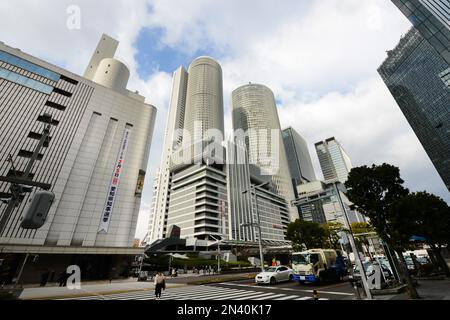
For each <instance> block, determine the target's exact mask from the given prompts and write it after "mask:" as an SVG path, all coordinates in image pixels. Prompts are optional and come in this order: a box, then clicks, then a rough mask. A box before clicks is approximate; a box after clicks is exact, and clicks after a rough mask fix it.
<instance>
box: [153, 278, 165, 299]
mask: <svg viewBox="0 0 450 320" xmlns="http://www.w3.org/2000/svg"><path fill="white" fill-rule="evenodd" d="M165 289H166V278H165V277H164V275H163V274H162V273H161V272H158V273H156V276H155V297H156V300H160V299H161V293H162V290H165Z"/></svg>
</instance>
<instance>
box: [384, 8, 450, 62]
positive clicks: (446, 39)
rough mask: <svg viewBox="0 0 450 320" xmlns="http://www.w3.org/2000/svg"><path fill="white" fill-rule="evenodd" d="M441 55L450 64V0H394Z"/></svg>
mask: <svg viewBox="0 0 450 320" xmlns="http://www.w3.org/2000/svg"><path fill="white" fill-rule="evenodd" d="M392 2H393V3H394V4H395V5H396V6H397V7H398V8H399V9H400V11H402V12H403V14H404V15H405V16H406V17H407V18H408V19H409V21H411V23H412V24H413V26H414V27H415V28H416V29H417V30H418V31H419V32H420V34H421V35H422V37H424V38H425V39H426V40H427V41H428V42H429V43H430V44H431V45H432V46H433V48H434V49H436V51H437V52H438V53H439V54H440V55H441V57H442V58H443V59H444V60H445V61H446V62H447V63H448V64H450V1H449V0H392Z"/></svg>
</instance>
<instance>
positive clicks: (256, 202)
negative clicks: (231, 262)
mask: <svg viewBox="0 0 450 320" xmlns="http://www.w3.org/2000/svg"><path fill="white" fill-rule="evenodd" d="M268 184H269V182H265V183H262V184H260V185H257V186H253V185H251V186H250V191H249V190H245V191H243V192H242V194H246V193H248V192H250V199H251V197H252V195H253V192H254V194H255V206H256V208H255V210H256V219H257V223H254V222H251V223H244V224H241V227H257V228H258V246H259V259H260V261H261V271H262V272H264V253H263V247H262V233H261V219H260V217H259V211H258V195H257V194H256V188H260V187H264V186H266V185H268ZM252 211H253V205H252Z"/></svg>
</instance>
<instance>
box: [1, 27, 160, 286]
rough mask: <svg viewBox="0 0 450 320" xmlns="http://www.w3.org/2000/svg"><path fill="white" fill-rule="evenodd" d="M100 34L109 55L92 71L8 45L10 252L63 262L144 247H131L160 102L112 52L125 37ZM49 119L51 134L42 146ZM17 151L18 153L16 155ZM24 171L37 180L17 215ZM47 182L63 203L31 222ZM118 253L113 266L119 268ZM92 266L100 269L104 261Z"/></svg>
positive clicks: (4, 57) (5, 185) (5, 186)
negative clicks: (29, 210) (26, 221)
mask: <svg viewBox="0 0 450 320" xmlns="http://www.w3.org/2000/svg"><path fill="white" fill-rule="evenodd" d="M101 39H102V40H100V44H99V48H100V47H107V48H110V49H109V51H108V52H107V53H106V54H105V56H101V57H100V56H97V51H96V52H95V53H94V57H93V58H92V59H91V63H92V64H91V65H90V66H92V68H90V66H89V67H88V70H89V71H92V72H89V79H87V78H83V77H81V76H79V75H76V74H73V73H71V72H69V71H67V70H64V69H62V68H59V67H57V66H54V65H52V64H50V63H47V62H45V61H42V60H40V59H38V58H35V57H33V56H31V55H28V54H26V53H24V52H22V51H21V50H18V49H14V48H11V47H9V46H7V45H5V44H3V43H0V92H1V95H0V114H1V117H0V127H1V130H0V161H1V166H0V197H1V198H2V200H5V201H2V202H0V214H1V217H2V220H3V219H5V222H6V224H5V228H4V230H3V232H2V233H1V234H0V243H1V247H2V250H0V251H2V252H9V253H17V254H18V255H19V254H20V253H22V252H29V253H39V254H42V255H47V257H50V258H47V259H43V260H42V263H45V261H47V263H48V262H49V261H51V262H53V263H54V264H55V265H64V266H66V265H67V264H68V261H72V262H73V263H74V264H76V262H75V261H78V260H83V261H84V262H83V263H90V264H91V265H93V266H96V265H100V264H101V263H100V262H101V261H103V262H105V261H106V260H105V258H103V257H105V256H106V255H111V254H114V255H117V254H132V255H135V254H136V252H138V251H136V250H135V249H133V250H131V251H129V250H128V249H129V248H131V246H132V244H133V241H134V236H135V231H136V225H137V219H138V215H139V208H140V202H141V194H142V187H143V181H144V177H145V170H146V167H147V162H148V157H149V151H150V145H151V140H152V134H153V129H154V122H155V117H156V108H155V107H154V106H151V105H149V104H146V103H145V98H144V97H143V96H140V95H139V94H137V93H135V92H131V91H129V90H127V88H126V86H127V82H128V77H129V75H130V72H129V71H128V69H127V68H126V66H125V65H124V64H123V63H122V62H120V61H118V60H116V59H114V57H113V56H114V52H115V48H116V47H117V44H118V43H117V41H115V40H114V39H112V38H110V37H108V36H106V35H103V36H102V38H101ZM98 51H99V52H100V50H98ZM97 58H98V59H97ZM92 61H94V62H95V63H94V62H92ZM47 126H50V129H49V132H50V138H49V139H47V141H46V143H44V144H43V147H42V148H41V149H40V150H38V149H36V147H37V146H38V145H39V143H40V141H41V139H42V137H43V133H44V131H43V129H44V127H47ZM36 152H39V153H38V156H37V161H35V162H34V164H33V165H32V166H31V168H30V167H29V164H30V159H31V158H32V157H33V155H34V154H35V153H36ZM9 155H11V156H12V160H13V161H12V162H11V161H10V162H9V163H8V162H5V160H7V159H8V157H9ZM28 169H31V171H30V170H28ZM15 179H19V180H20V179H24V180H27V181H29V182H32V183H35V187H33V188H32V191H31V192H30V193H23V194H22V195H21V196H20V197H19V199H18V201H17V202H16V204H17V206H14V207H13V210H11V211H10V212H9V213H8V212H7V211H8V210H9V209H7V208H8V207H9V203H10V201H11V199H13V194H12V193H11V188H10V187H11V185H12V183H14V181H15ZM22 181H23V180H22ZM39 188H43V189H47V190H50V191H52V192H53V193H54V194H55V201H54V203H53V204H52V207H51V209H50V211H49V214H48V216H47V219H46V222H45V224H44V225H43V226H42V227H41V228H40V229H38V230H29V229H24V228H22V227H21V223H20V222H21V217H22V215H23V214H24V212H25V210H26V206H27V203H28V202H29V201H30V199H32V197H33V195H34V194H35V193H36V192H37V191H39ZM4 202H6V203H4ZM2 258H3V257H2ZM111 261H112V259H111ZM111 261H110V262H108V263H105V264H104V267H106V268H108V265H109V268H111V267H112V266H111V265H110V263H111ZM40 267H41V268H42V269H45V268H47V267H48V266H45V265H44V264H42V265H41V266H40ZM91 271H92V273H91V275H92V276H97V275H99V274H100V273H99V272H100V270H99V269H97V267H93V269H92V270H91ZM37 279H38V278H35V281H36V280H37Z"/></svg>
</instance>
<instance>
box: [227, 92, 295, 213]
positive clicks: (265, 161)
mask: <svg viewBox="0 0 450 320" xmlns="http://www.w3.org/2000/svg"><path fill="white" fill-rule="evenodd" d="M232 104H233V128H234V130H239V129H241V130H243V131H244V132H246V133H249V130H251V131H252V132H253V133H254V134H252V133H250V134H249V135H248V136H247V138H246V139H245V143H246V145H247V149H248V154H249V158H250V161H251V163H252V164H255V165H257V166H258V167H260V168H261V169H262V171H266V172H268V173H267V175H271V176H272V182H273V184H274V186H275V189H276V192H277V193H278V195H280V196H281V197H283V198H284V199H285V200H286V201H287V202H288V204H289V205H290V201H292V200H294V198H295V195H294V190H293V187H292V182H291V180H292V179H291V174H290V172H289V167H288V162H287V156H286V150H285V148H284V143H283V138H282V134H281V127H280V120H279V118H278V111H277V107H276V104H275V97H274V95H273V92H272V91H271V90H270V89H269V88H268V87H266V86H264V85H260V84H248V85H244V86H242V87H239V88H237V89H236V90H234V91H233V93H232ZM271 130H276V131H277V135H276V141H273V138H272V135H271ZM289 211H290V213H291V220H296V219H298V217H299V216H298V212H297V210H296V209H295V208H293V207H290V208H289Z"/></svg>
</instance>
